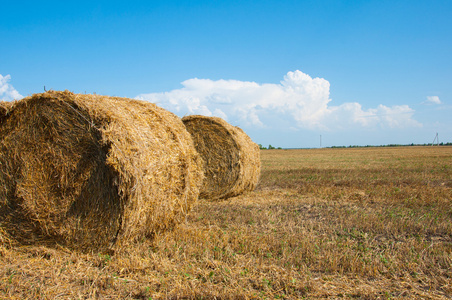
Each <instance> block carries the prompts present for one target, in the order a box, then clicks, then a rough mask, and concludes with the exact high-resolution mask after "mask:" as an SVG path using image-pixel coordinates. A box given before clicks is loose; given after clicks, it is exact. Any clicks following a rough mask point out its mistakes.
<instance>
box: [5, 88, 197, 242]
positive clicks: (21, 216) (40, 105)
mask: <svg viewBox="0 0 452 300" xmlns="http://www.w3.org/2000/svg"><path fill="white" fill-rule="evenodd" d="M201 182H202V169H201V161H200V159H199V155H198V153H197V152H196V150H195V148H194V145H193V141H192V139H191V136H190V134H189V133H188V132H187V131H186V130H185V126H184V125H183V123H182V121H181V120H180V119H179V118H178V117H177V116H175V115H174V114H172V113H170V112H168V111H166V110H164V109H162V108H160V107H158V106H156V105H154V104H151V103H149V102H145V101H138V100H132V99H127V98H119V97H108V96H100V95H87V94H73V93H71V92H68V91H64V92H57V91H48V92H46V93H42V94H34V95H32V96H30V97H26V98H24V99H22V100H19V101H17V102H15V104H14V107H13V109H12V110H11V111H10V112H9V115H8V116H7V117H6V118H4V120H3V122H2V126H0V228H1V229H2V230H4V231H5V233H7V235H8V237H11V238H14V239H15V240H16V241H17V242H18V243H21V244H32V243H36V242H37V241H39V242H44V243H50V244H53V243H58V244H63V245H65V246H68V247H71V248H73V249H80V250H91V249H93V250H96V251H100V250H104V249H105V250H110V249H112V250H118V249H121V248H125V247H128V245H130V244H131V243H133V242H135V241H139V240H141V239H143V238H145V237H149V236H153V235H154V234H156V233H158V232H161V231H164V230H167V229H171V228H173V227H174V226H175V225H177V224H178V223H180V222H181V221H183V220H185V218H186V215H187V213H188V212H189V211H190V209H191V207H192V206H193V205H194V203H195V202H196V201H197V199H198V194H199V187H200V185H201Z"/></svg>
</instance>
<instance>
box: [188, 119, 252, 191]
mask: <svg viewBox="0 0 452 300" xmlns="http://www.w3.org/2000/svg"><path fill="white" fill-rule="evenodd" d="M182 121H183V122H184V124H185V127H186V128H187V130H188V132H190V134H191V135H192V137H193V141H194V143H195V147H196V150H197V151H198V153H199V154H200V155H201V158H202V159H203V164H204V168H203V169H204V176H205V178H204V182H203V186H202V188H201V193H200V197H203V198H210V199H221V198H228V197H233V196H237V195H240V194H242V193H243V192H246V191H252V190H253V189H254V188H255V187H256V185H257V183H258V181H259V176H260V167H261V163H260V156H259V155H260V154H259V146H258V145H257V144H255V143H254V142H253V141H252V140H251V139H250V137H249V136H248V135H247V134H246V133H245V132H243V130H242V129H240V128H239V127H234V126H232V125H231V124H229V123H227V122H226V121H224V120H223V119H221V118H217V117H205V116H199V115H193V116H187V117H184V118H182Z"/></svg>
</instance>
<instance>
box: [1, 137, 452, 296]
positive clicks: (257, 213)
mask: <svg viewBox="0 0 452 300" xmlns="http://www.w3.org/2000/svg"><path fill="white" fill-rule="evenodd" d="M261 160H262V175H261V181H260V183H259V185H258V187H257V189H256V190H255V191H254V192H251V193H248V194H246V195H242V196H239V197H235V198H230V199H227V200H223V201H216V202H208V201H206V200H201V201H200V202H199V204H198V205H197V206H196V207H195V209H194V210H193V211H192V212H191V213H190V215H189V216H188V217H187V220H186V222H185V223H183V224H181V225H180V226H179V227H178V228H177V229H175V230H174V231H172V232H168V233H166V234H162V235H159V236H157V237H155V239H154V240H153V241H142V243H140V244H139V245H137V247H135V248H134V249H128V250H126V251H124V252H122V253H114V254H107V253H77V252H72V251H70V250H68V249H64V248H61V247H55V246H53V247H49V246H45V245H39V244H38V245H33V246H10V245H9V244H8V241H6V240H3V241H1V244H0V245H1V246H0V280H1V281H0V298H5V299H92V298H94V299H95V298H99V299H325V298H329V299H342V298H344V299H351V298H352V299H400V298H406V299H413V298H414V299H450V298H451V297H452V147H446V146H444V147H396V148H346V149H307V150H263V151H261Z"/></svg>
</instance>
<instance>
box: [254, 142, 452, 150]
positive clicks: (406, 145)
mask: <svg viewBox="0 0 452 300" xmlns="http://www.w3.org/2000/svg"><path fill="white" fill-rule="evenodd" d="M258 145H259V149H261V150H272V149H282V148H281V147H273V146H272V145H268V147H265V146H262V144H258ZM409 146H452V142H447V143H439V144H436V143H434V144H432V143H427V144H414V143H411V144H388V145H366V146H359V145H350V146H331V147H325V148H366V147H409ZM294 149H295V148H294ZM299 149H301V148H299Z"/></svg>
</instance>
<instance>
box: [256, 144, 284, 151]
mask: <svg viewBox="0 0 452 300" xmlns="http://www.w3.org/2000/svg"><path fill="white" fill-rule="evenodd" d="M259 149H261V150H272V149H282V148H281V147H278V148H276V147H273V146H272V145H268V148H265V146H262V144H259Z"/></svg>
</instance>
